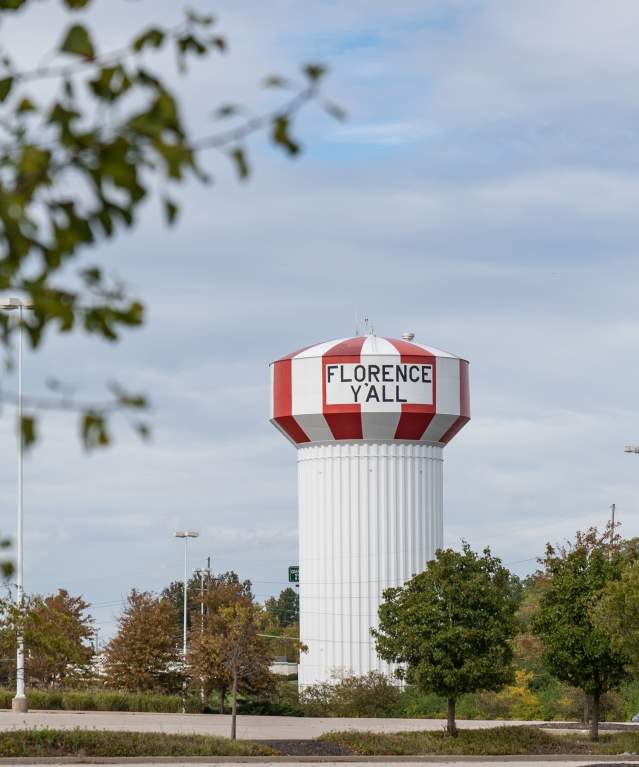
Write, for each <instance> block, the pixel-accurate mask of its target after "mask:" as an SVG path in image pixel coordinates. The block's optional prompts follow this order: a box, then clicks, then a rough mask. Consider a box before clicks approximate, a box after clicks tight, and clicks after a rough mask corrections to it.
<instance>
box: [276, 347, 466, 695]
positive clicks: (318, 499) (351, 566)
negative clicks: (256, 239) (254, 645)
mask: <svg viewBox="0 0 639 767" xmlns="http://www.w3.org/2000/svg"><path fill="white" fill-rule="evenodd" d="M402 339H403V340H399V339H395V338H380V337H379V336H375V335H372V334H371V335H367V336H357V337H355V338H344V339H338V340H335V341H328V342H326V343H322V344H317V345H314V346H308V347H305V348H304V349H301V350H299V351H296V352H293V353H292V354H288V355H287V356H285V357H282V358H281V359H278V360H276V361H275V362H273V363H272V364H271V422H272V423H273V424H274V425H275V426H276V427H277V428H278V429H279V430H280V431H281V432H282V433H283V434H284V436H285V437H287V438H288V439H289V440H290V441H291V442H292V443H293V444H294V445H295V447H296V448H297V465H298V494H299V549H300V550H299V566H300V636H301V640H302V642H304V644H306V645H307V646H308V648H309V649H308V653H306V654H303V655H302V658H301V663H300V673H299V684H300V686H304V685H308V684H315V683H317V682H323V681H328V680H330V679H331V678H332V677H333V676H334V675H335V674H344V673H352V674H358V675H359V674H365V673H367V672H368V671H372V670H379V671H382V672H385V673H387V672H388V671H389V667H388V665H387V664H386V663H385V662H383V661H381V660H380V659H379V658H378V657H377V654H376V652H375V644H374V641H373V639H372V638H371V635H370V629H371V627H372V626H373V627H374V626H376V625H377V609H378V607H379V604H380V602H381V599H382V592H383V591H384V589H386V588H388V587H389V586H397V585H402V584H403V583H405V581H407V580H408V579H410V578H411V577H412V575H413V574H415V573H418V572H420V571H421V570H423V569H424V567H425V565H426V562H427V561H428V560H429V559H430V558H432V557H433V555H434V553H435V551H436V550H437V549H438V548H440V547H441V546H442V545H443V529H442V528H443V508H442V506H443V501H442V475H443V471H442V469H443V449H444V447H445V445H446V444H447V443H448V442H450V440H451V439H452V438H453V437H454V436H455V434H457V432H458V431H459V430H460V429H461V428H462V427H463V426H464V425H465V424H466V423H467V421H468V420H469V418H470V407H469V391H468V362H466V360H463V359H460V358H459V357H456V356H454V355H452V354H449V353H448V352H444V351H441V350H439V349H435V348H433V347H431V346H424V345H422V344H420V343H416V342H415V341H413V334H412V333H405V334H404V335H403V337H402Z"/></svg>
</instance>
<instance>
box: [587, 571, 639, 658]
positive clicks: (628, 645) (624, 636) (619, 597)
mask: <svg viewBox="0 0 639 767" xmlns="http://www.w3.org/2000/svg"><path fill="white" fill-rule="evenodd" d="M592 619H593V623H594V625H595V626H596V627H597V630H598V631H600V632H601V633H603V634H605V635H606V636H607V637H608V639H609V641H610V644H611V646H612V647H613V648H614V649H615V650H616V651H617V652H620V653H622V654H623V655H625V656H627V658H628V659H629V661H630V663H631V665H632V667H633V670H634V672H635V673H637V672H638V671H639V562H637V561H633V562H629V563H627V564H626V565H625V566H624V567H623V569H622V572H621V577H620V578H619V580H609V581H608V582H607V583H606V585H605V586H604V587H603V590H602V593H601V596H600V597H599V599H598V600H597V601H596V603H595V604H594V607H593V611H592Z"/></svg>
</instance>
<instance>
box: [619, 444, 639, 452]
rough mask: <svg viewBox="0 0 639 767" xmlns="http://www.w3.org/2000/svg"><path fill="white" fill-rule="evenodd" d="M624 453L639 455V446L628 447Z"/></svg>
mask: <svg viewBox="0 0 639 767" xmlns="http://www.w3.org/2000/svg"><path fill="white" fill-rule="evenodd" d="M623 451H624V453H639V445H626V446H625V447H624V449H623Z"/></svg>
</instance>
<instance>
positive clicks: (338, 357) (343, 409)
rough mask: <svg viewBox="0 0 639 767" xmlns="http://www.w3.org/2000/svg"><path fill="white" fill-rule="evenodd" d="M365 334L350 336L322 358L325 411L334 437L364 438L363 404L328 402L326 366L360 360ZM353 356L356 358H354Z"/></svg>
mask: <svg viewBox="0 0 639 767" xmlns="http://www.w3.org/2000/svg"><path fill="white" fill-rule="evenodd" d="M364 341H366V337H365V336H358V337H356V338H349V339H348V340H347V341H342V342H341V343H339V344H336V345H335V346H332V347H331V348H330V349H329V350H328V351H327V352H325V354H324V357H323V359H322V402H323V408H322V410H323V413H324V418H325V419H326V423H327V424H328V428H329V429H330V430H331V433H332V435H333V438H334V439H362V406H361V405H357V404H353V405H327V404H326V366H327V365H329V364H331V365H334V364H336V363H337V364H339V363H344V362H354V361H357V362H360V361H361V355H362V346H364ZM353 357H355V358H356V360H353Z"/></svg>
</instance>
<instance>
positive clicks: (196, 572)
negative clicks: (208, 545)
mask: <svg viewBox="0 0 639 767" xmlns="http://www.w3.org/2000/svg"><path fill="white" fill-rule="evenodd" d="M193 574H194V575H199V576H200V636H202V635H203V634H204V575H205V574H206V592H207V594H208V590H209V581H210V579H211V557H207V558H206V569H204V568H200V567H198V568H197V569H196V570H194V571H193ZM200 699H201V700H202V703H204V679H202V680H201V686H200Z"/></svg>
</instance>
